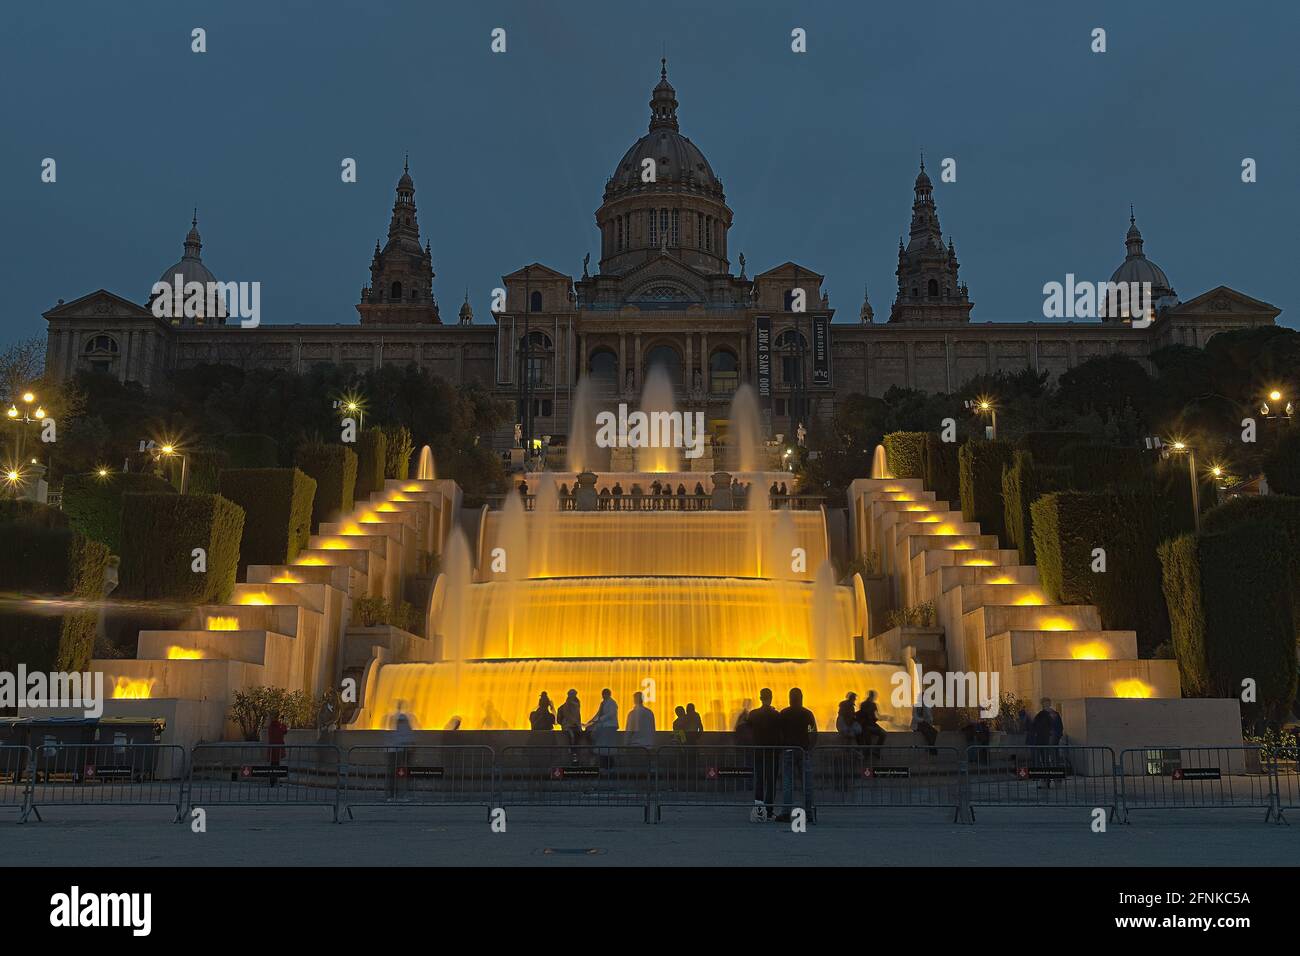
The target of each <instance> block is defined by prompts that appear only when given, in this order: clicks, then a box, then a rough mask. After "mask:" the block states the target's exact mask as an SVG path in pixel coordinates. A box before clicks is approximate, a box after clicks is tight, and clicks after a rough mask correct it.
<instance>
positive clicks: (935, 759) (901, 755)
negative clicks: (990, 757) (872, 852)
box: [812, 746, 963, 820]
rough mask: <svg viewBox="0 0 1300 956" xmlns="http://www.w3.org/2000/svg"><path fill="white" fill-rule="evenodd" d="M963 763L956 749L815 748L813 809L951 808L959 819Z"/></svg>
mask: <svg viewBox="0 0 1300 956" xmlns="http://www.w3.org/2000/svg"><path fill="white" fill-rule="evenodd" d="M962 775H963V767H962V761H961V754H960V753H958V751H957V749H956V748H954V747H915V746H911V747H890V746H882V747H847V746H837V747H817V748H816V749H814V750H813V760H812V791H813V794H814V795H815V798H816V809H817V810H818V811H819V812H820V811H821V810H827V809H852V808H858V809H871V810H884V809H890V808H906V807H936V808H945V809H951V810H952V811H953V819H954V820H958V819H959V818H960V817H961V810H962V800H961V798H962V789H961V782H962Z"/></svg>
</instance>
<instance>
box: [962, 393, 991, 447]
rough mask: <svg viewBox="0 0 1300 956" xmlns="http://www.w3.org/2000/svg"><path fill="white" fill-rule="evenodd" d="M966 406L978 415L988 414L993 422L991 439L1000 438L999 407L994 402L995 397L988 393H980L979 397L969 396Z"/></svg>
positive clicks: (989, 431)
mask: <svg viewBox="0 0 1300 956" xmlns="http://www.w3.org/2000/svg"><path fill="white" fill-rule="evenodd" d="M966 407H967V408H968V409H969V410H970V411H973V412H974V413H975V414H976V415H988V416H989V417H990V418H991V419H992V420H993V424H992V426H991V427H990V428H989V430H988V438H989V440H990V441H997V440H998V407H997V405H996V404H994V402H993V399H991V398H990V397H989V396H987V395H980V396H979V397H978V398H969V399H967V400H966Z"/></svg>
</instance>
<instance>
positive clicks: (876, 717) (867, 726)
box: [858, 690, 885, 760]
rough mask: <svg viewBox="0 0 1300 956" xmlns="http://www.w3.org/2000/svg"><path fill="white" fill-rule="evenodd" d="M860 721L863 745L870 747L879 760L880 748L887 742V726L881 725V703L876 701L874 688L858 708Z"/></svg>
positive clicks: (872, 757)
mask: <svg viewBox="0 0 1300 956" xmlns="http://www.w3.org/2000/svg"><path fill="white" fill-rule="evenodd" d="M858 723H859V724H861V725H862V744H863V746H865V747H867V748H869V750H868V753H869V754H870V757H871V759H872V760H879V759H880V748H881V746H883V745H884V743H885V728H884V727H881V726H880V705H879V704H877V703H876V692H875V691H874V690H869V691H867V699H866V700H864V701H863V702H862V706H861V707H859V708H858ZM873 745H874V746H873Z"/></svg>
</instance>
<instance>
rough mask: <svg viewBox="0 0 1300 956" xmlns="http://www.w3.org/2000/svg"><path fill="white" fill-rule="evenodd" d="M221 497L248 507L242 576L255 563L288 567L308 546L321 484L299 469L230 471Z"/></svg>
mask: <svg viewBox="0 0 1300 956" xmlns="http://www.w3.org/2000/svg"><path fill="white" fill-rule="evenodd" d="M221 497H223V498H225V499H226V500H228V501H233V502H234V503H235V504H237V505H239V507H241V508H243V509H244V533H243V535H242V536H241V538H240V541H239V573H240V574H243V572H244V569H245V568H247V567H248V566H249V565H250V564H288V563H289V562H290V561H292V560H293V559H294V558H296V557H297V556H298V552H299V551H301V550H302V549H303V548H305V547H307V539H308V538H309V537H310V536H311V506H312V501H313V500H314V499H315V497H316V481H315V479H313V478H309V477H308V476H307V475H304V474H303V473H302V472H301V471H299V470H298V469H297V468H234V469H228V470H226V471H223V472H222V473H221Z"/></svg>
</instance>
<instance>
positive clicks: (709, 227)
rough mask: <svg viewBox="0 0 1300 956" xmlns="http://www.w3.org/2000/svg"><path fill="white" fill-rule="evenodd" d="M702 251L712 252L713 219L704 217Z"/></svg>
mask: <svg viewBox="0 0 1300 956" xmlns="http://www.w3.org/2000/svg"><path fill="white" fill-rule="evenodd" d="M704 249H705V251H706V252H712V251H713V217H712V216H706V217H705V219H704Z"/></svg>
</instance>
